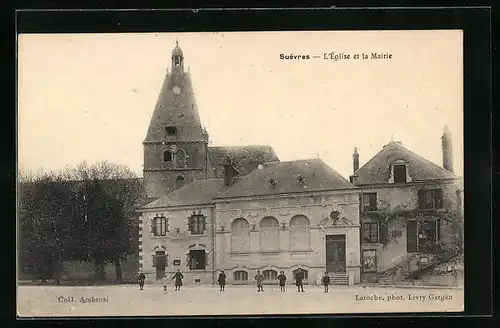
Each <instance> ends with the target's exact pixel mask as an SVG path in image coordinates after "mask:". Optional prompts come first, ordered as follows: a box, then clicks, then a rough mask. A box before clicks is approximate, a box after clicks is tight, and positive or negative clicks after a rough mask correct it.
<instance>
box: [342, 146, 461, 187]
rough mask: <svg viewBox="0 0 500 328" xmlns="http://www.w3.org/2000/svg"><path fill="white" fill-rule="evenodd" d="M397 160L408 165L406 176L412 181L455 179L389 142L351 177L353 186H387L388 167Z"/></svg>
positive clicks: (440, 168)
mask: <svg viewBox="0 0 500 328" xmlns="http://www.w3.org/2000/svg"><path fill="white" fill-rule="evenodd" d="M397 160H403V161H404V162H406V163H408V174H409V176H410V177H411V178H412V181H425V180H443V179H454V178H457V176H456V175H455V174H453V173H452V172H450V171H448V170H446V169H444V168H442V167H441V166H439V165H436V164H434V163H432V162H431V161H429V160H427V159H425V158H423V157H421V156H419V155H417V154H415V153H414V152H412V151H410V150H409V149H407V148H405V147H403V146H402V145H401V144H400V143H398V142H395V141H391V142H390V143H389V144H387V145H386V146H384V148H382V150H381V151H379V152H378V153H377V154H376V155H375V156H373V157H372V158H371V159H370V160H369V161H368V162H367V163H366V164H365V165H363V166H362V167H361V168H359V169H358V170H357V171H356V172H355V173H354V174H353V175H352V176H353V177H355V179H354V184H355V185H356V186H359V185H372V184H387V183H388V182H387V181H388V180H389V175H390V166H391V164H392V163H394V162H395V161H397Z"/></svg>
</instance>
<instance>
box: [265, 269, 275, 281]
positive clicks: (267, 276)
mask: <svg viewBox="0 0 500 328" xmlns="http://www.w3.org/2000/svg"><path fill="white" fill-rule="evenodd" d="M262 275H263V276H264V280H276V279H278V272H276V271H274V270H264V272H262Z"/></svg>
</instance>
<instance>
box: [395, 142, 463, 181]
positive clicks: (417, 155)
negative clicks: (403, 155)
mask: <svg viewBox="0 0 500 328" xmlns="http://www.w3.org/2000/svg"><path fill="white" fill-rule="evenodd" d="M397 145H398V146H399V147H401V148H403V149H404V150H406V151H408V152H410V153H411V154H412V155H414V156H416V157H418V158H420V159H421V160H424V161H426V162H428V163H430V164H432V165H435V166H437V167H439V168H440V169H441V170H444V171H446V172H449V173H451V174H453V175H455V173H453V172H451V171H450V170H447V169H445V168H444V167H442V166H441V165H438V164H436V163H434V162H433V161H431V160H428V159H427V158H425V157H423V156H420V155H419V154H417V153H415V152H413V151H412V150H410V149H408V148H406V147H404V146H403V145H401V144H397Z"/></svg>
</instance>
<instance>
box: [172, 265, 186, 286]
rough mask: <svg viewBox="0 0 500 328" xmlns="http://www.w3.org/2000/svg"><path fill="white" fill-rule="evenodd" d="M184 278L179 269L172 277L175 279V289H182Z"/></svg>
mask: <svg viewBox="0 0 500 328" xmlns="http://www.w3.org/2000/svg"><path fill="white" fill-rule="evenodd" d="M183 278H184V276H183V275H182V273H181V269H177V272H176V273H175V274H174V276H173V277H172V280H173V279H175V291H178V290H181V286H182V279H183Z"/></svg>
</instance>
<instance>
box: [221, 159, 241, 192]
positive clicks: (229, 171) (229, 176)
mask: <svg viewBox="0 0 500 328" xmlns="http://www.w3.org/2000/svg"><path fill="white" fill-rule="evenodd" d="M238 174H239V172H238V170H237V169H236V168H235V167H234V165H233V162H232V161H231V158H229V157H227V158H226V162H225V163H224V184H225V185H226V186H231V185H232V184H233V183H234V179H235V178H236V177H237V176H238Z"/></svg>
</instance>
